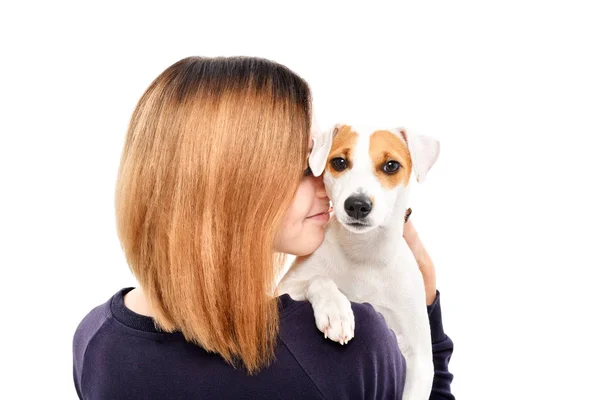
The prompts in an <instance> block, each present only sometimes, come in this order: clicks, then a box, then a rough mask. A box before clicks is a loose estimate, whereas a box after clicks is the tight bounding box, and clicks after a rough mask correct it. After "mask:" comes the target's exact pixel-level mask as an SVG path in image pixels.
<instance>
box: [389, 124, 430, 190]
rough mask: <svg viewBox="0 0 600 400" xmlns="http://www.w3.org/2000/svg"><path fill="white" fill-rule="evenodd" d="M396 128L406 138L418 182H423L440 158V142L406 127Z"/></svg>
mask: <svg viewBox="0 0 600 400" xmlns="http://www.w3.org/2000/svg"><path fill="white" fill-rule="evenodd" d="M396 130H397V132H398V133H399V134H400V135H402V137H403V138H404V140H406V143H407V145H408V151H409V152H410V158H411V161H412V169H413V171H414V173H415V177H416V178H417V182H419V183H423V181H425V177H426V176H427V173H428V172H429V170H430V169H431V167H433V164H435V162H436V161H437V159H438V156H439V154H440V142H439V141H437V140H435V139H434V138H432V137H429V136H425V135H419V134H414V133H412V132H410V131H409V130H408V129H405V128H396Z"/></svg>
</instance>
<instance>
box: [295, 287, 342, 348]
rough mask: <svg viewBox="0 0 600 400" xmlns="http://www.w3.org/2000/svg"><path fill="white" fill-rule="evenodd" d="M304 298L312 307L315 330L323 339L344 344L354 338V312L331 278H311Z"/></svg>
mask: <svg viewBox="0 0 600 400" xmlns="http://www.w3.org/2000/svg"><path fill="white" fill-rule="evenodd" d="M306 298H307V300H308V301H309V302H310V303H311V304H312V306H313V310H314V313H315V322H316V323H317V328H318V329H319V330H320V331H321V332H323V333H324V334H325V338H329V339H331V340H333V341H334V342H339V343H341V344H346V343H348V342H349V341H350V339H352V338H353V337H354V312H353V311H352V307H351V305H350V300H348V298H347V297H346V296H345V295H344V294H343V293H342V292H340V290H339V289H338V287H337V285H336V284H335V282H334V281H333V280H332V279H331V278H326V277H324V276H314V277H312V278H311V279H310V280H309V281H308V285H307V290H306Z"/></svg>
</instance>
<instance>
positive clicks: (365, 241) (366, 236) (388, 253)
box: [331, 198, 407, 264]
mask: <svg viewBox="0 0 600 400" xmlns="http://www.w3.org/2000/svg"><path fill="white" fill-rule="evenodd" d="M406 204H407V199H406V198H398V199H397V200H396V205H395V207H394V210H393V211H392V213H391V214H390V215H389V217H388V218H387V219H386V225H385V226H380V227H378V228H376V229H373V230H371V231H369V232H366V233H353V232H350V231H349V230H348V229H346V228H345V227H344V226H343V225H342V224H341V223H340V222H339V221H338V220H337V218H335V216H334V217H333V219H332V220H331V225H332V226H331V229H335V231H336V232H335V234H336V239H337V240H338V241H339V245H340V246H341V248H342V250H343V251H344V253H345V254H346V255H347V256H348V257H349V258H351V259H352V260H354V261H356V262H362V263H370V264H379V263H388V262H391V261H392V260H393V258H394V256H395V255H396V253H397V249H398V243H399V241H401V240H404V238H403V233H404V215H405V212H406Z"/></svg>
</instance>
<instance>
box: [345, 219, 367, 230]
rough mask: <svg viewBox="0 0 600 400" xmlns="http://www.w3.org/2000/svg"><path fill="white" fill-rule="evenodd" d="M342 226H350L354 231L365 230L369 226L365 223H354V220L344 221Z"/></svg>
mask: <svg viewBox="0 0 600 400" xmlns="http://www.w3.org/2000/svg"><path fill="white" fill-rule="evenodd" d="M344 224H345V225H348V226H351V227H353V228H356V229H365V228H368V227H370V226H371V225H370V224H368V223H366V222H361V221H356V220H354V221H345V222H344Z"/></svg>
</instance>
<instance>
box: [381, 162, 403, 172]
mask: <svg viewBox="0 0 600 400" xmlns="http://www.w3.org/2000/svg"><path fill="white" fill-rule="evenodd" d="M400 167H401V165H400V163H399V162H398V161H394V160H391V161H388V162H386V163H385V164H383V168H382V170H383V172H385V173H386V174H390V175H391V174H395V173H396V172H398V170H399V169H400Z"/></svg>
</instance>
